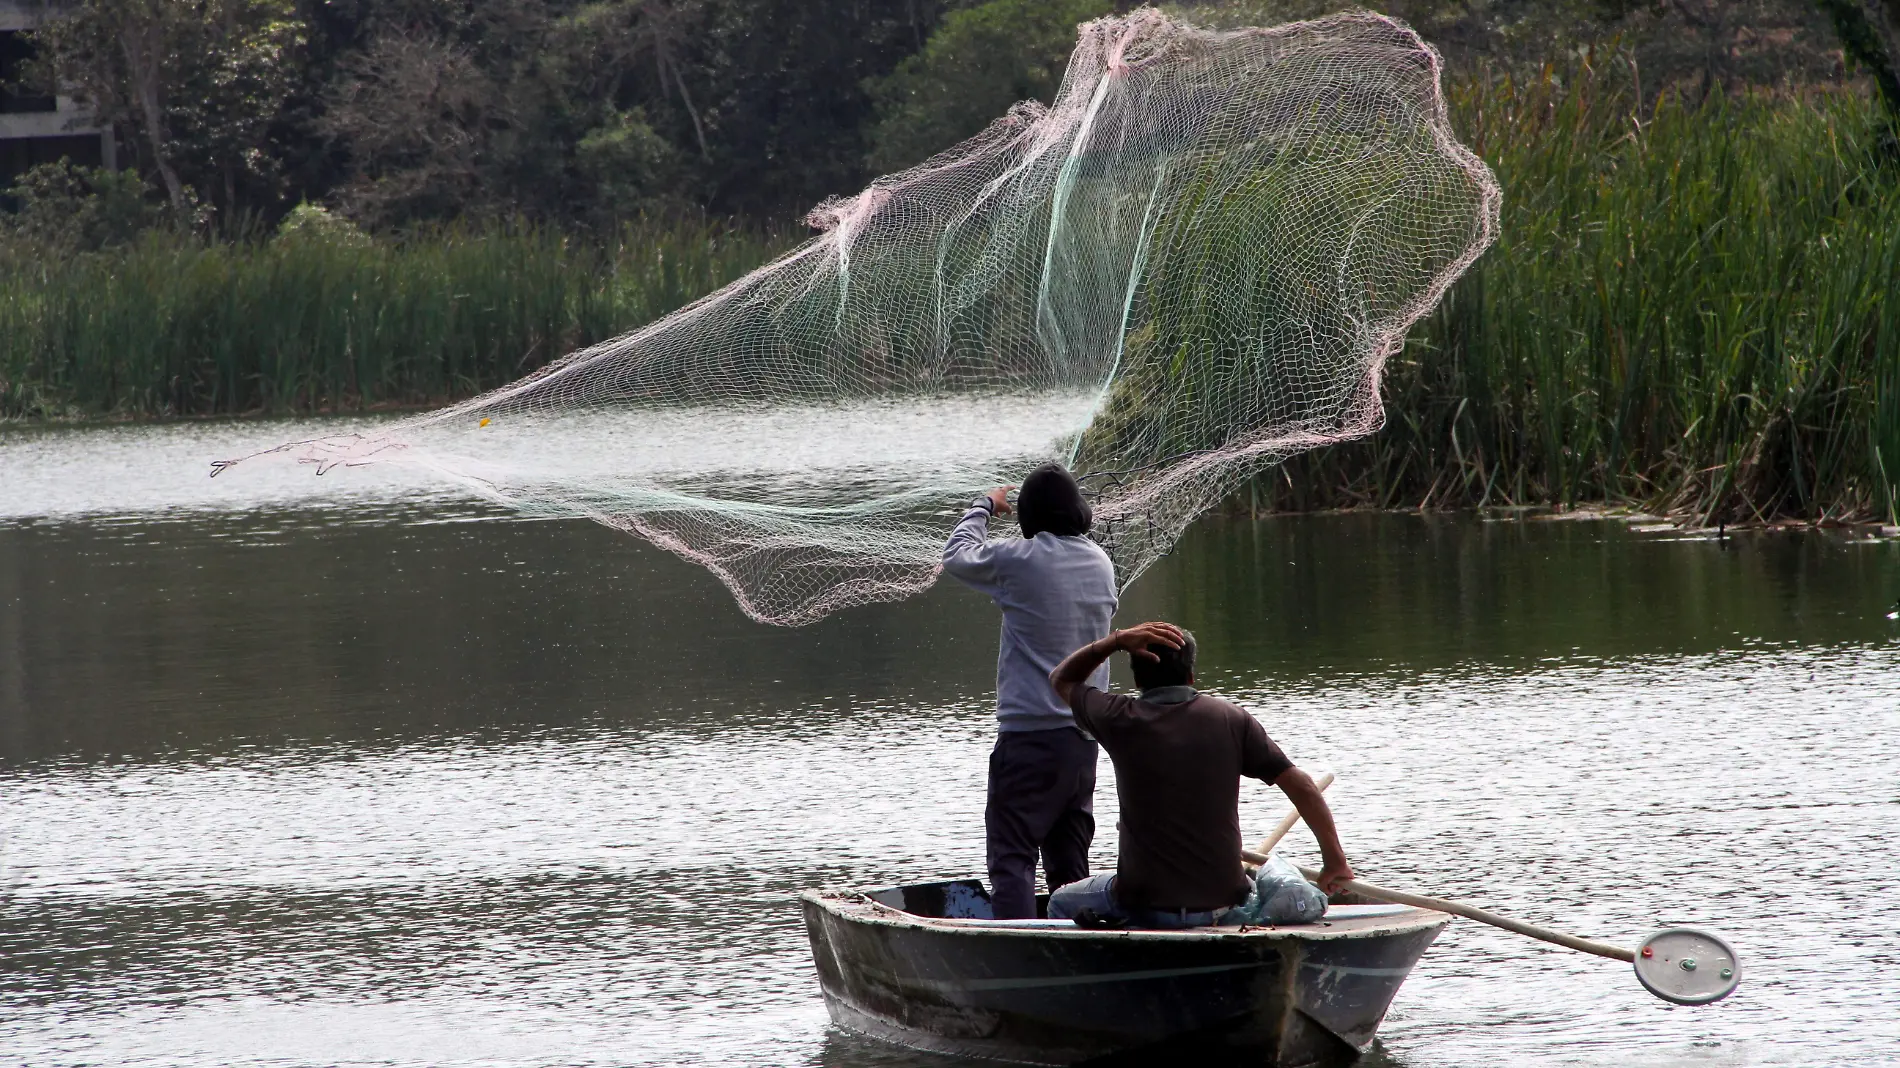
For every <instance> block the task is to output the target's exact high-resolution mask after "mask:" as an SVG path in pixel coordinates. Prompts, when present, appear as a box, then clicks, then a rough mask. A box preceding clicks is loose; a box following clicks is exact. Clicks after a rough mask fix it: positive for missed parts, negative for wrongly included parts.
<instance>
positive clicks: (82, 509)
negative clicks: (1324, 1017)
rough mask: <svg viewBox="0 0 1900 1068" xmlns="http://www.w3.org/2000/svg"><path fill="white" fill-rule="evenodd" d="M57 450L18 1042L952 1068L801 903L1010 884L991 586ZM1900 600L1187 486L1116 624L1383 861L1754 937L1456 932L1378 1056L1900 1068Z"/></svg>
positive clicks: (192, 1050) (4, 489)
mask: <svg viewBox="0 0 1900 1068" xmlns="http://www.w3.org/2000/svg"><path fill="white" fill-rule="evenodd" d="M223 432H224V431H217V433H223ZM115 433H116V432H115ZM179 433H180V434H181V435H183V436H182V437H180V438H179V439H178V441H176V442H174V443H173V444H172V445H171V446H167V447H173V448H175V449H176V450H178V451H180V452H181V453H189V452H192V451H193V449H194V448H196V449H197V451H199V452H204V451H207V450H206V449H204V448H202V447H197V446H193V445H192V444H191V440H190V439H191V434H193V433H199V432H196V431H180V432H179ZM205 433H210V432H205ZM108 437H109V435H108ZM24 440H25V439H23V438H18V437H16V438H15V439H13V441H12V443H11V445H10V446H9V445H7V443H5V442H0V501H4V507H0V834H3V835H4V843H3V847H4V852H0V863H3V864H4V867H0V1064H16V1063H17V1064H30V1065H48V1066H54V1065H81V1064H87V1065H90V1064H136V1065H173V1064H176V1065H202V1066H212V1065H313V1066H314V1065H340V1064H353V1065H354V1064H364V1065H450V1064H456V1065H459V1064H469V1065H475V1064H481V1065H580V1064H587V1065H593V1064H600V1065H647V1064H651V1065H687V1064H705V1065H820V1064H822V1065H836V1066H860V1065H873V1064H889V1065H908V1064H929V1065H941V1064H948V1063H951V1062H947V1061H942V1060H940V1059H935V1058H924V1057H920V1056H918V1055H913V1054H908V1053H903V1052H901V1051H893V1050H891V1049H888V1048H886V1047H882V1046H879V1045H877V1044H875V1043H871V1042H869V1041H866V1040H861V1039H856V1038H853V1037H852V1036H849V1035H845V1034H840V1033H836V1032H834V1031H832V1030H830V1029H829V1028H828V1026H827V1023H826V1020H825V1014H824V1009H823V1006H822V1004H821V1002H820V1000H819V997H818V992H817V987H816V982H815V979H814V977H813V974H812V970H811V967H810V962H809V958H808V951H807V948H806V945H805V941H804V936H803V933H802V930H801V928H800V926H799V922H798V917H797V913H796V910H795V908H794V906H793V904H792V901H793V895H795V894H796V893H797V892H798V891H799V890H801V889H804V888H806V887H811V886H816V885H822V884H836V883H855V884H865V883H877V882H882V881H895V880H914V879H920V878H928V877H935V876H949V875H961V874H966V873H969V872H973V871H976V870H977V869H979V868H980V866H981V856H982V843H981V810H982V775H983V769H984V764H985V761H984V754H985V751H986V749H987V746H988V744H989V741H990V738H991V721H990V719H989V716H988V711H987V707H986V702H987V699H988V688H989V673H990V670H991V666H992V659H993V656H994V631H995V620H994V617H993V614H992V611H991V609H990V608H989V606H988V605H987V604H986V603H985V602H983V601H981V600H979V599H978V598H976V597H975V596H973V595H969V594H967V593H965V592H963V591H961V590H958V589H955V588H951V587H948V586H940V587H939V588H937V589H935V590H933V591H931V592H930V593H928V594H927V595H925V596H923V597H920V598H917V599H915V600H913V601H910V602H907V603H904V604H899V605H885V606H874V607H869V608H862V609H856V610H853V611H849V612H846V613H843V614H841V615H839V616H835V617H833V618H831V619H828V620H826V621H824V622H822V623H820V624H817V625H815V626H812V627H808V628H803V629H799V630H778V629H768V628H764V627H761V626H758V625H756V624H753V623H751V622H749V621H748V620H746V619H745V618H744V617H743V616H741V615H740V614H739V612H738V611H737V609H736V608H735V607H734V606H733V604H732V602H731V600H730V598H729V597H728V596H727V595H726V594H725V592H724V591H723V589H722V588H720V587H719V586H718V585H717V583H715V582H714V581H713V580H712V579H711V578H710V577H709V576H708V575H706V574H705V573H703V572H701V571H698V570H697V569H695V568H693V567H691V566H689V565H687V564H685V563H682V562H680V561H677V560H675V559H674V558H672V557H670V556H667V555H665V554H663V553H660V552H658V551H655V550H652V549H649V548H646V547H644V546H642V545H640V544H638V543H636V542H634V541H632V540H630V539H627V538H626V537H624V536H622V535H619V534H615V533H613V532H611V531H608V530H606V529H604V528H599V527H595V526H592V525H589V524H585V523H565V522H563V523H554V522H537V523H524V522H509V521H501V520H498V519H497V518H496V517H494V516H493V515H492V514H490V513H488V512H486V511H484V510H483V509H481V508H479V507H477V506H472V505H469V504H467V503H464V502H459V501H456V500H454V499H452V498H446V497H443V498H433V499H430V500H426V501H422V502H420V503H414V504H412V505H411V506H408V507H396V506H392V505H391V504H389V503H388V502H389V501H390V500H391V499H404V498H407V496H408V494H409V492H410V490H409V489H408V488H405V487H403V486H400V485H397V486H395V487H394V488H393V489H387V491H386V492H384V493H383V494H382V496H381V497H380V498H377V495H376V494H374V493H372V494H370V497H371V498H372V500H368V501H365V500H361V499H356V498H347V497H338V498H335V499H323V498H321V497H320V496H319V495H318V491H314V490H309V489H297V490H296V491H295V492H291V491H285V493H288V494H289V496H290V497H293V498H294V497H295V496H296V495H297V494H309V495H311V499H309V500H295V499H287V498H286V497H285V496H284V494H280V493H278V492H277V490H276V489H271V490H270V491H269V492H265V493H261V494H256V495H254V497H253V498H248V499H247V498H245V497H244V496H243V492H244V491H243V490H242V489H240V490H237V491H230V490H225V489H219V490H218V491H217V492H219V493H232V492H235V493H237V494H238V496H237V497H236V498H234V499H232V500H224V499H211V498H204V499H195V500H193V501H191V502H188V506H185V507H182V508H176V509H174V508H162V507H159V506H157V505H155V504H154V503H152V500H151V499H150V498H153V497H160V496H164V495H163V494H158V493H156V491H153V490H151V489H150V488H149V486H147V488H146V489H145V490H143V491H139V490H138V487H140V486H146V485H147V483H146V482H145V481H144V480H142V479H141V478H139V477H138V475H137V471H136V469H122V468H119V467H116V466H112V462H111V460H110V457H111V456H112V455H116V454H115V453H113V451H112V448H110V447H108V446H110V445H111V442H110V441H108V440H107V438H103V437H85V436H80V435H69V436H67V437H66V438H63V439H62V438H60V437H58V436H53V437H51V438H48V437H46V436H40V437H36V438H33V439H32V440H31V441H29V442H27V443H26V444H22V443H21V442H22V441H24ZM125 440H129V441H130V442H131V443H132V444H131V446H128V449H129V450H130V452H129V453H128V454H135V453H137V448H136V445H137V442H138V440H140V439H138V437H137V435H136V434H134V435H133V436H132V437H131V438H129V439H125ZM102 442H103V443H104V444H102ZM75 443H78V444H75ZM28 449H32V450H37V451H36V452H33V453H32V454H31V455H33V456H35V457H38V459H36V460H35V462H34V463H33V464H32V465H31V474H29V473H28V470H29V469H28V465H27V464H26V463H25V462H24V459H23V458H24V457H27V456H28V455H29V454H28V452H27V451H25V450H28ZM86 449H92V450H93V451H94V452H95V453H97V454H98V455H94V456H90V457H88V456H83V455H82V456H77V458H75V455H76V453H81V452H84V451H85V450H86ZM208 451H209V452H212V453H215V452H216V451H217V450H216V449H215V448H211V449H209V450H208ZM102 456H103V457H106V458H105V459H101V458H100V457H102ZM62 463H63V464H65V465H66V466H65V467H64V468H61V467H60V464H62ZM49 465H50V466H49ZM62 471H64V472H65V473H64V474H62V473H61V472H62ZM75 472H76V474H75ZM88 472H91V475H90V476H88V474H87V473H88ZM295 474H296V475H297V476H298V477H302V478H309V476H308V475H307V473H301V472H297V473H295ZM87 477H91V478H92V479H93V482H91V483H86V482H84V481H83V480H84V479H85V478H87ZM328 477H331V478H335V477H338V476H335V475H332V476H328ZM73 478H79V479H81V480H82V481H81V482H79V483H74V482H73V481H71V480H72V479H73ZM220 481H222V480H220ZM180 485H181V486H183V487H184V489H183V490H181V492H188V493H202V492H208V491H199V490H195V489H192V488H191V487H190V486H188V485H186V484H184V483H181V484H180ZM285 485H289V483H285ZM319 485H326V486H327V485H328V484H327V483H323V484H319ZM343 485H345V486H347V485H348V484H347V483H346V484H343ZM372 485H374V484H373V483H372ZM118 487H125V488H123V489H121V488H118ZM359 488H360V484H359ZM139 492H144V493H145V494H146V496H145V497H144V498H141V497H139V495H138V494H139ZM345 492H349V491H347V490H346V491H345ZM167 499H170V498H167ZM378 500H380V502H381V503H377V502H378ZM115 501H120V502H121V503H120V505H119V506H117V507H115V505H114V502H115ZM75 502H77V503H75ZM1896 596H1900V546H1896V545H1894V544H1890V543H1881V544H1861V543H1855V542H1853V541H1851V540H1849V539H1844V538H1836V537H1811V536H1791V535H1773V536H1771V535H1753V536H1744V537H1738V538H1732V539H1730V540H1729V541H1728V542H1727V543H1725V544H1717V543H1714V542H1710V541H1706V540H1689V539H1677V538H1672V537H1670V536H1666V535H1659V534H1644V533H1635V532H1631V531H1630V530H1628V529H1626V528H1623V527H1621V526H1617V525H1612V524H1605V523H1595V522H1480V521H1478V520H1476V519H1472V518H1457V519H1431V518H1419V517H1415V516H1368V515H1353V516H1315V517H1306V518H1277V519H1270V520H1263V521H1259V522H1247V521H1237V520H1215V521H1208V522H1205V523H1203V524H1202V525H1201V526H1199V527H1198V528H1196V529H1195V530H1194V531H1193V532H1192V534H1191V535H1190V537H1189V538H1188V540H1187V541H1186V542H1185V543H1184V544H1183V545H1182V547H1181V549H1180V551H1179V552H1178V553H1177V554H1176V555H1175V556H1174V557H1172V558H1170V559H1169V560H1167V561H1164V562H1163V563H1162V564H1161V565H1160V566H1159V567H1158V568H1157V569H1156V570H1155V571H1154V572H1152V573H1151V574H1149V575H1148V576H1146V577H1145V578H1143V580H1142V581H1141V582H1140V583H1139V584H1138V585H1137V586H1136V588H1135V589H1134V590H1133V591H1131V593H1130V596H1129V597H1128V599H1127V602H1126V604H1125V607H1124V611H1123V614H1122V619H1123V620H1124V621H1128V622H1132V621H1137V620H1138V619H1140V618H1143V617H1149V616H1164V617H1167V618H1170V619H1175V620H1178V621H1180V622H1183V623H1185V624H1187V625H1189V626H1191V627H1193V628H1194V629H1195V630H1196V632H1197V633H1198V635H1199V636H1200V639H1201V647H1202V658H1203V662H1204V674H1205V675H1206V676H1207V679H1206V681H1207V682H1208V685H1209V688H1211V689H1214V690H1216V691H1217V692H1220V693H1223V694H1225V695H1227V696H1230V697H1233V698H1236V699H1238V700H1241V701H1243V702H1244V703H1246V704H1248V705H1250V706H1251V707H1252V708H1254V709H1255V710H1256V711H1257V713H1258V714H1259V715H1260V717H1261V718H1262V720H1263V721H1264V722H1265V723H1266V724H1267V726H1268V729H1269V730H1270V731H1271V732H1272V733H1273V734H1274V735H1275V736H1276V737H1277V738H1278V739H1279V740H1280V741H1281V742H1282V744H1284V745H1285V746H1286V748H1287V749H1288V751H1289V752H1290V753H1291V754H1292V755H1293V756H1294V758H1295V759H1296V760H1299V761H1300V762H1301V763H1302V764H1304V765H1306V766H1308V767H1310V768H1325V767H1331V768H1336V769H1337V770H1338V771H1339V773H1340V775H1341V783H1340V785H1339V786H1337V787H1335V789H1334V791H1333V797H1334V804H1335V806H1336V808H1337V809H1338V811H1339V814H1340V819H1341V826H1342V831H1343V834H1344V837H1345V839H1346V843H1347V846H1348V849H1349V850H1351V851H1352V853H1353V855H1354V859H1355V861H1356V863H1357V865H1358V867H1359V869H1360V871H1361V872H1362V874H1364V875H1365V876H1366V877H1367V878H1369V879H1373V880H1375V881H1381V882H1386V883H1388V884H1391V885H1396V886H1404V887H1409V888H1414V889H1418V890H1422V891H1425V892H1438V893H1444V894H1447V895H1451V896H1460V895H1462V896H1464V897H1466V898H1468V899H1470V900H1471V901H1473V902H1474V903H1478V904H1483V905H1487V906H1491V907H1495V908H1497V909H1499V910H1502V911H1506V912H1510V913H1513V914H1516V915H1519V916H1522V917H1524V918H1526V919H1530V920H1536V921H1551V922H1558V923H1560V924H1561V925H1563V926H1565V927H1568V928H1570V929H1572V930H1575V931H1577V932H1578V933H1582V934H1587V935H1592V936H1597V937H1602V938H1605V939H1610V940H1615V941H1622V942H1626V943H1633V942H1635V941H1636V940H1638V939H1640V938H1641V937H1642V936H1643V935H1644V934H1646V933H1648V932H1649V931H1651V930H1653V929H1655V928H1656V927H1659V926H1663V925H1665V924H1669V923H1678V922H1693V923H1697V924H1702V925H1707V926H1710V927H1713V928H1715V929H1718V930H1720V931H1723V932H1724V933H1726V934H1728V935H1729V936H1730V937H1731V939H1732V940H1733V941H1734V942H1735V943H1736V944H1737V945H1738V947H1739V948H1740V950H1741V952H1742V954H1743V955H1744V958H1745V960H1746V961H1747V964H1748V981H1747V983H1746V984H1745V985H1744V986H1743V988H1742V990H1741V992H1740V993H1738V994H1737V995H1736V996H1735V997H1733V998H1731V999H1730V1000H1729V1001H1727V1002H1724V1003H1722V1004H1720V1005H1716V1006H1712V1007H1708V1008H1703V1009H1677V1008H1670V1007H1668V1006H1665V1005H1664V1004H1663V1003H1661V1002H1658V1001H1656V1000H1654V999H1652V998H1650V997H1649V996H1648V995H1647V994H1645V993H1643V992H1642V990H1641V988H1640V987H1639V986H1638V985H1637V983H1636V982H1635V979H1634V977H1633V976H1632V975H1631V974H1630V973H1629V971H1628V969H1627V968H1626V967H1625V966H1623V965H1619V964H1615V963H1613V962H1608V961H1601V960H1597V959H1595V958H1588V957H1581V956H1578V955H1576V954H1571V953H1567V952H1564V951H1559V950H1555V949H1546V948H1545V947H1543V946H1541V945H1540V944H1536V943H1529V942H1526V941H1524V940H1522V939H1518V938H1514V937H1512V936H1508V935H1505V934H1503V933H1501V932H1497V931H1492V930H1490V929H1488V928H1482V927H1478V926H1476V925H1473V924H1469V923H1466V922H1463V921H1460V922H1458V923H1455V924H1454V925H1453V926H1452V928H1451V929H1450V930H1449V931H1448V932H1447V933H1446V935H1445V936H1444V937H1443V938H1441V940H1440V941H1439V943H1438V944H1437V945H1436V946H1435V947H1434V948H1433V950H1432V951H1431V952H1430V953H1429V954H1428V955H1427V956H1426V957H1425V959H1424V961H1423V962H1422V963H1421V965H1420V967H1419V968H1418V970H1417V971H1416V972H1415V973H1414V976H1413V978H1412V980H1411V981H1410V982H1409V983H1408V984H1407V985H1406V987H1405V988H1404V990H1403V992H1402V993H1401V995H1400V998H1399V1001H1398V1002H1397V1004H1396V1005H1395V1007H1394V1009H1393V1012H1392V1015H1391V1017H1390V1018H1389V1020H1388V1022H1387V1026H1386V1030H1385V1033H1384V1052H1383V1057H1384V1059H1385V1060H1384V1062H1383V1063H1386V1064H1390V1065H1403V1066H1408V1068H1427V1066H1447V1068H1450V1066H1459V1068H1464V1066H1482V1065H1501V1066H1518V1065H1525V1066H1531V1065H1536V1066H1542V1065H1604V1066H1609V1065H1618V1066H1621V1065H1697V1066H1700V1065H1752V1064H1764V1065H1768V1064H1773V1065H1782V1064H1785V1065H1803V1066H1805V1065H1837V1064H1838V1065H1847V1064H1853V1065H1887V1064H1894V1063H1900V889H1896V878H1895V874H1894V873H1895V871H1896V869H1900V623H1895V622H1893V621H1889V620H1888V619H1886V618H1885V615H1886V612H1887V610H1888V608H1889V606H1891V605H1892V604H1893V602H1894V600H1895V598H1896ZM1106 770H1107V765H1106V762H1104V771H1106ZM1111 784H1112V777H1110V776H1106V775H1105V776H1104V787H1103V792H1102V794H1101V796H1100V799H1099V806H1100V808H1099V811H1098V820H1099V821H1100V824H1101V826H1102V827H1103V828H1104V832H1103V833H1102V834H1101V835H1100V836H1099V837H1098V839H1097V845H1096V856H1097V859H1098V862H1112V856H1113V848H1114V834H1113V830H1112V828H1113V825H1114V808H1115V804H1114V796H1113V792H1112V788H1111ZM1244 796H1245V806H1246V808H1245V813H1244V814H1245V821H1246V824H1247V825H1248V826H1249V827H1252V828H1257V829H1259V830H1261V831H1264V830H1265V828H1266V827H1268V826H1269V825H1270V824H1271V823H1272V821H1273V820H1275V819H1276V818H1277V817H1278V816H1279V814H1280V813H1281V812H1282V811H1283V809H1284V802H1283V801H1281V800H1279V799H1277V792H1276V791H1271V790H1268V789H1266V788H1258V787H1250V788H1249V789H1247V790H1246V791H1245V794H1244ZM1310 852H1311V850H1310V845H1309V844H1308V843H1307V842H1305V841H1300V842H1299V843H1298V848H1297V849H1296V853H1297V854H1310Z"/></svg>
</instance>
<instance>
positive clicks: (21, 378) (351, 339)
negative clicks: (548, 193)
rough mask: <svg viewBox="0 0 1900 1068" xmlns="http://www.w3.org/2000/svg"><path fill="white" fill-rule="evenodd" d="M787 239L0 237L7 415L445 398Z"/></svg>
mask: <svg viewBox="0 0 1900 1068" xmlns="http://www.w3.org/2000/svg"><path fill="white" fill-rule="evenodd" d="M781 244H782V243H781V242H778V241H775V240H773V239H771V238H769V237H766V236H762V235H759V234H755V233H750V232H747V231H744V230H738V229H733V228H730V227H724V226H719V225H713V224H705V223H698V222H668V223H663V224H660V223H655V224H648V223H643V224H638V225H632V226H629V227H627V228H626V229H624V230H623V231H621V232H620V233H619V234H618V235H617V238H616V240H614V241H612V242H600V241H598V240H593V241H584V240H577V239H575V238H572V237H568V236H564V235H562V234H559V233H557V232H554V231H551V230H547V229H541V228H536V227H532V226H507V225H501V226H495V227H491V228H488V229H480V230H477V229H464V230H452V231H445V232H437V233H433V234H426V235H418V236H414V237H410V238H407V239H403V240H396V241H387V242H374V243H372V242H368V241H364V240H354V241H352V240H334V239H319V238H298V239H289V238H284V239H278V240H269V241H242V242H221V243H209V242H203V241H198V240H195V239H190V238H183V237H179V236H176V235H171V234H163V233H152V234H147V235H146V236H145V237H144V238H143V239H142V240H141V241H140V242H139V243H137V244H135V245H133V246H131V247H129V248H122V249H117V250H109V251H105V252H99V253H88V254H78V255H75V254H71V253H64V254H58V253H49V252H46V251H44V250H39V249H32V248H23V247H11V248H7V247H0V416H13V417H48V416H51V417H84V416H113V415H120V416H180V415H209V414H227V413H245V412H293V411H303V412H307V411H335V410H358V409H366V408H379V407H403V406H416V405H429V404H436V403H441V402H443V401H448V400H452V399H455V398H459V397H464V396H468V395H471V394H473V393H477V392H480V391H482V390H485V389H488V388H490V387H493V386H497V385H501V384H503V383H505V382H508V381H511V380H513V379H515V378H518V377H520V376H521V375H522V374H524V373H526V372H528V371H530V370H532V369H534V368H536V367H539V366H541V365H542V364H545V363H547V362H548V361H549V360H551V359H553V358H555V357H557V356H560V355H562V354H563V353H566V352H568V351H570V350H572V349H574V348H577V347H580V346H583V345H587V344H590V343H592V342H595V341H599V340H603V339H605V338H608V337H612V336H614V335H616V334H619V333H622V332H625V331H627V330H630V329H633V328H635V327H638V326H640V325H642V324H644V323H647V322H649V321H651V320H653V319H655V318H658V317H659V316H661V315H664V314H665V313H667V312H669V311H671V310H673V309H674V308H677V307H679V306H681V305H683V304H685V303H687V302H688V301H691V300H693V299H695V298H697V297H699V296H700V295H702V294H704V293H706V292H709V291H711V290H713V289H717V288H719V287H720V286H722V285H724V284H726V283H727V282H729V281H731V280H732V279H734V278H737V277H739V276H740V275H742V274H744V273H745V272H746V271H749V270H751V269H752V268H754V267H756V266H758V265H759V264H760V263H763V262H765V261H766V260H767V259H769V258H771V256H772V255H773V254H775V253H776V252H777V251H778V250H779V248H780V246H781Z"/></svg>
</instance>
